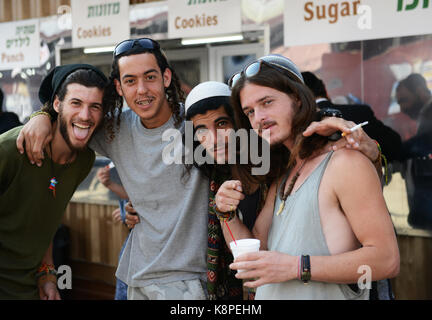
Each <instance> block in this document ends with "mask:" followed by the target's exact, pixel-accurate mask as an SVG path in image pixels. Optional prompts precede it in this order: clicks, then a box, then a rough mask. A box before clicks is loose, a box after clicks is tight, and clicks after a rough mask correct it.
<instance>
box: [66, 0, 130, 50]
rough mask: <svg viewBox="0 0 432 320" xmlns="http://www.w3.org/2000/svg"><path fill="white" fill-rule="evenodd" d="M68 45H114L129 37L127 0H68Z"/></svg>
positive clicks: (76, 46)
mask: <svg viewBox="0 0 432 320" xmlns="http://www.w3.org/2000/svg"><path fill="white" fill-rule="evenodd" d="M71 6H72V22H73V24H72V46H73V47H74V48H79V47H89V46H91V47H97V46H105V45H115V44H116V43H118V42H120V41H123V40H125V39H128V38H129V37H130V26H129V0H72V1H71Z"/></svg>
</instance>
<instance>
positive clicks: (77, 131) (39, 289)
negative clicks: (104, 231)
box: [0, 64, 108, 300]
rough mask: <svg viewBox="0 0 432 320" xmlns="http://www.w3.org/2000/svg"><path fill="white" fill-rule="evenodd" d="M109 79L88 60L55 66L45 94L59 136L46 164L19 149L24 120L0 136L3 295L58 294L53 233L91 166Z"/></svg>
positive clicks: (48, 148) (49, 149)
mask: <svg viewBox="0 0 432 320" xmlns="http://www.w3.org/2000/svg"><path fill="white" fill-rule="evenodd" d="M107 83H108V81H107V78H106V77H105V76H104V74H103V73H102V72H101V71H100V70H99V69H97V68H95V67H93V66H91V65H85V64H73V65H65V66H59V67H56V68H55V69H54V70H53V71H52V72H51V73H49V74H48V76H47V77H46V78H45V79H44V80H43V82H42V85H41V87H40V90H39V98H40V100H41V102H42V104H44V105H45V110H46V111H47V112H48V113H49V114H51V115H52V117H53V139H52V141H51V142H50V143H49V144H48V145H47V146H46V148H45V150H44V152H45V153H46V155H47V161H45V162H44V164H43V165H42V166H41V167H40V168H38V167H35V166H32V165H31V164H30V163H29V161H28V159H27V157H26V156H25V155H22V154H20V153H19V152H18V150H17V149H16V145H15V143H16V138H17V136H18V134H19V132H20V130H21V129H22V127H16V128H14V129H11V130H10V131H8V132H6V133H4V134H2V135H0V154H1V157H0V299H45V300H48V299H49V300H54V299H60V296H59V293H58V291H57V278H56V272H55V269H54V266H53V259H52V240H53V237H54V234H55V232H56V230H57V228H58V226H59V224H60V222H61V219H62V216H63V213H64V210H65V209H66V206H67V204H68V202H69V200H70V199H71V197H72V195H73V193H74V192H75V190H76V188H77V187H78V185H79V184H80V183H81V182H82V181H83V180H84V178H85V177H86V176H87V174H88V173H89V171H90V169H91V168H92V166H93V162H94V159H95V154H94V152H93V151H91V150H90V149H88V148H87V144H88V142H89V140H90V138H91V137H92V136H93V134H94V133H95V132H96V131H97V130H98V129H99V128H100V127H101V125H102V124H103V119H104V115H105V114H106V112H107V104H106V103H107V101H105V100H104V90H105V88H106V85H107Z"/></svg>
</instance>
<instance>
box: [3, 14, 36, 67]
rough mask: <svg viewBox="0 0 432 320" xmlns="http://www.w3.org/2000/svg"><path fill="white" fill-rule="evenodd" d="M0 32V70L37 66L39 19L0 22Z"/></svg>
mask: <svg viewBox="0 0 432 320" xmlns="http://www.w3.org/2000/svg"><path fill="white" fill-rule="evenodd" d="M0 34H1V37H0V70H12V69H14V68H35V67H39V65H40V33H39V20H37V19H32V20H21V21H17V22H7V23H1V24H0Z"/></svg>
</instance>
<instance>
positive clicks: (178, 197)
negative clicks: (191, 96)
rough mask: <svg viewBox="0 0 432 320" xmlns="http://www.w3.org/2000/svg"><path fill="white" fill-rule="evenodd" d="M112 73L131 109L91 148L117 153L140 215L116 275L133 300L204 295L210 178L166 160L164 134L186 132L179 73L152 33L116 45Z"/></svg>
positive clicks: (113, 155) (118, 165)
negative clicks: (187, 172)
mask: <svg viewBox="0 0 432 320" xmlns="http://www.w3.org/2000/svg"><path fill="white" fill-rule="evenodd" d="M111 77H112V78H113V79H114V85H115V89H116V91H117V93H118V94H119V95H120V96H122V97H123V98H124V99H125V100H126V103H127V104H128V106H129V108H130V110H128V111H125V112H124V113H122V114H121V115H120V116H119V117H120V127H119V128H118V130H117V132H115V137H114V139H113V140H112V141H111V142H107V141H105V139H104V137H103V136H102V135H100V136H97V137H95V139H93V140H92V143H91V147H92V148H93V149H94V150H95V151H97V152H99V153H101V154H103V155H105V156H107V157H109V158H111V159H112V161H113V162H114V164H115V165H116V168H117V170H118V173H119V175H120V178H121V180H122V182H123V185H124V187H125V189H126V192H127V194H128V195H129V198H130V200H131V202H132V204H133V206H134V208H135V210H136V211H137V213H138V215H139V218H140V221H141V222H140V223H139V224H137V225H136V226H135V228H134V230H133V231H132V234H131V237H130V239H129V241H128V242H127V244H126V247H125V250H124V253H123V255H122V258H121V260H120V263H119V268H118V270H117V273H116V275H117V277H118V278H119V279H121V280H122V281H124V282H126V283H127V284H128V286H129V289H128V298H129V299H185V298H186V299H205V297H206V295H205V287H204V286H203V285H202V284H201V283H202V282H204V283H205V281H206V271H207V265H206V247H207V246H206V243H207V208H208V191H207V190H208V181H207V180H206V179H205V178H204V177H203V176H201V174H200V173H199V172H198V171H197V170H193V171H191V173H190V175H187V176H184V166H183V165H181V164H170V165H167V164H165V163H164V161H163V159H162V153H163V150H164V148H165V147H166V145H167V144H168V143H169V142H164V141H162V134H163V132H164V131H165V130H167V129H172V128H177V129H178V130H180V131H182V130H184V121H183V115H182V114H183V112H182V110H181V100H182V99H181V94H180V89H179V88H180V86H179V82H178V79H177V77H176V76H175V74H174V72H173V70H172V69H171V68H170V67H169V65H168V62H167V60H166V58H165V56H164V55H163V54H162V53H161V50H160V48H159V44H158V43H157V42H155V41H153V40H151V39H147V38H144V39H133V40H126V41H123V42H121V43H120V44H118V45H117V47H116V49H115V51H114V63H113V70H112V73H111ZM179 288H180V289H179Z"/></svg>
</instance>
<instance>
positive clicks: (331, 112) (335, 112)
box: [318, 108, 343, 120]
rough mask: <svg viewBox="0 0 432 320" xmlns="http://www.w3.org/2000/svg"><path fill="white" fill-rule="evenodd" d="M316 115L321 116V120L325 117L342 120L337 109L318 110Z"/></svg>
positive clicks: (340, 113)
mask: <svg viewBox="0 0 432 320" xmlns="http://www.w3.org/2000/svg"><path fill="white" fill-rule="evenodd" d="M318 114H319V115H320V116H321V120H322V119H323V118H325V117H336V118H343V116H342V112H340V111H339V110H338V109H333V108H323V109H320V110H319V111H318Z"/></svg>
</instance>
